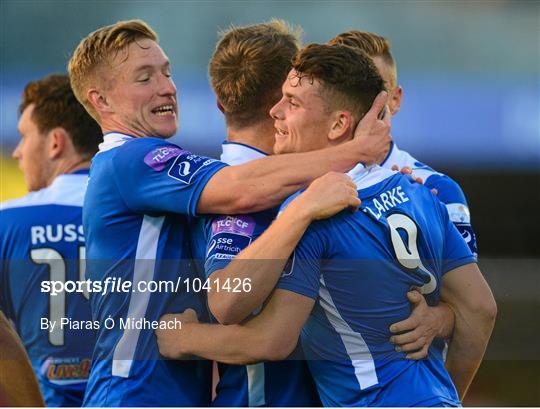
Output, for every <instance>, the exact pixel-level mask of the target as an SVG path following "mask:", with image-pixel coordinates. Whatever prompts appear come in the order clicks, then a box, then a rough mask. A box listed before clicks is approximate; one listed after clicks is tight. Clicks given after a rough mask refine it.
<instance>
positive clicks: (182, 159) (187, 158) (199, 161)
mask: <svg viewBox="0 0 540 409" xmlns="http://www.w3.org/2000/svg"><path fill="white" fill-rule="evenodd" d="M213 162H216V160H215V159H209V158H205V157H204V156H198V155H194V154H192V153H191V152H187V151H182V153H181V154H180V155H179V156H178V157H177V158H176V160H175V161H174V163H173V165H172V166H171V168H170V169H169V173H168V175H169V176H170V177H172V178H173V179H176V180H179V181H180V182H183V183H185V184H186V185H189V184H190V183H191V179H192V178H193V176H194V175H195V173H197V172H198V171H199V170H200V169H201V168H202V167H204V166H207V165H209V164H211V163H213Z"/></svg>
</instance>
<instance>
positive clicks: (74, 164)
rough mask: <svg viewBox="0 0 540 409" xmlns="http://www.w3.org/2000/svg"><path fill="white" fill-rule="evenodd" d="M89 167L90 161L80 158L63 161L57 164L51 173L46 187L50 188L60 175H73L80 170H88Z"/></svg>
mask: <svg viewBox="0 0 540 409" xmlns="http://www.w3.org/2000/svg"><path fill="white" fill-rule="evenodd" d="M89 167H90V161H89V160H87V159H83V158H80V157H75V158H72V159H70V160H64V161H61V162H60V163H58V165H57V166H56V167H55V169H54V171H53V172H52V173H51V176H50V177H49V180H48V181H47V182H48V183H47V186H50V185H51V183H52V182H53V180H54V179H56V178H57V177H58V176H60V175H65V174H68V173H73V172H76V171H78V170H81V169H88V168H89Z"/></svg>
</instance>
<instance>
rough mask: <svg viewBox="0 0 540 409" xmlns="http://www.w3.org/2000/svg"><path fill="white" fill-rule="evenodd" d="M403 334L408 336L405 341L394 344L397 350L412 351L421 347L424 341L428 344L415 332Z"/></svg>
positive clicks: (425, 340)
mask: <svg viewBox="0 0 540 409" xmlns="http://www.w3.org/2000/svg"><path fill="white" fill-rule="evenodd" d="M404 335H410V336H409V337H408V340H407V341H405V342H400V343H396V344H394V345H395V346H396V347H395V349H396V351H397V352H401V351H403V352H414V351H417V350H419V349H420V348H422V347H423V346H424V345H425V344H426V343H428V344H429V342H427V339H426V338H425V337H423V336H421V337H419V336H418V335H417V334H416V333H415V335H414V336H412V335H411V333H407V334H404Z"/></svg>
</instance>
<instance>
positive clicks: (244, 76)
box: [208, 19, 300, 127]
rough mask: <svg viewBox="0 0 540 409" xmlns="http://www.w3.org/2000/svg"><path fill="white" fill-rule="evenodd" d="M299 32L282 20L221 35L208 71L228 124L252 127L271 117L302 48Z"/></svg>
mask: <svg viewBox="0 0 540 409" xmlns="http://www.w3.org/2000/svg"><path fill="white" fill-rule="evenodd" d="M299 37H300V30H299V29H298V28H295V27H291V26H290V25H289V24H287V23H286V22H284V21H282V20H276V19H274V20H271V21H269V22H267V23H261V24H255V25H252V26H246V27H235V26H232V27H230V28H229V29H228V30H226V31H224V32H222V33H221V39H220V40H219V42H218V44H217V45H216V50H215V51H214V55H213V56H212V59H211V60H210V65H209V67H208V72H209V75H210V82H211V84H212V88H213V90H214V93H215V94H216V97H217V99H218V101H219V103H220V104H221V105H222V106H223V109H224V114H225V119H226V121H227V123H228V124H230V125H233V126H238V127H245V126H248V125H251V124H253V123H255V122H257V121H259V120H261V119H264V118H267V117H269V111H270V108H271V107H272V106H273V105H274V104H275V103H276V102H277V101H279V99H280V98H281V86H282V84H283V82H284V81H285V79H286V78H287V73H288V72H289V71H290V70H291V68H292V58H293V57H294V55H295V54H296V53H297V52H298V49H299V47H300V44H299V43H300V40H299Z"/></svg>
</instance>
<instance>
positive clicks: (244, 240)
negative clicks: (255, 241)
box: [206, 215, 256, 260]
mask: <svg viewBox="0 0 540 409" xmlns="http://www.w3.org/2000/svg"><path fill="white" fill-rule="evenodd" d="M255 225H256V223H255V221H254V220H253V218H252V217H250V216H247V215H241V216H221V217H218V218H216V219H214V221H213V222H212V239H211V241H210V245H209V246H208V249H207V251H206V259H207V260H209V259H211V258H215V259H217V260H230V259H232V258H234V257H235V256H236V255H237V254H238V253H240V252H241V251H242V250H243V249H245V248H246V247H247V246H249V244H250V243H251V239H252V237H253V232H254V231H255Z"/></svg>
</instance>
